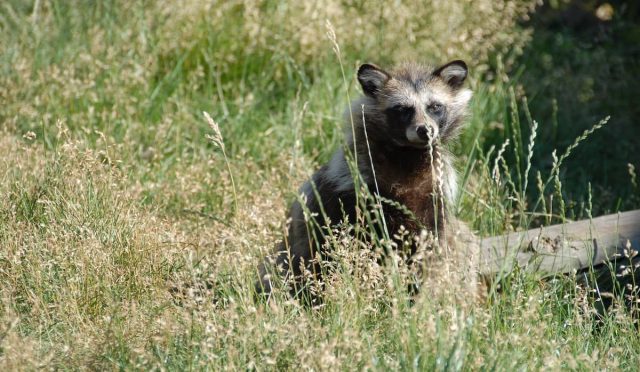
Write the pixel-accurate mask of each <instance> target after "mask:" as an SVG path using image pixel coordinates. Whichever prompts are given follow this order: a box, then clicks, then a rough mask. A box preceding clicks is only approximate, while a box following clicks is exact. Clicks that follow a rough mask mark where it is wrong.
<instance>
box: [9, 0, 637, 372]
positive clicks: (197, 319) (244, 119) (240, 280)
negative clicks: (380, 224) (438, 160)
mask: <svg viewBox="0 0 640 372" xmlns="http://www.w3.org/2000/svg"><path fill="white" fill-rule="evenodd" d="M595 3H596V2H592V1H584V2H578V4H579V5H580V9H582V12H583V13H584V14H586V15H587V16H585V17H586V18H584V17H583V18H584V19H586V21H585V20H584V19H583V18H579V19H580V22H582V23H580V22H577V21H576V22H573V21H572V20H574V18H571V17H574V16H572V15H571V14H573V13H570V12H569V11H568V10H567V9H570V7H571V6H574V5H575V4H573V5H571V4H568V3H567V2H563V1H552V2H551V4H546V5H544V6H542V5H541V4H538V1H532V0H508V1H504V2H502V1H493V0H476V1H470V0H456V1H435V0H434V1H426V2H420V1H406V2H405V1H389V2H383V1H361V0H342V1H340V0H326V1H318V2H315V1H308V2H307V1H301V2H294V1H291V2H285V1H282V2H280V1H259V0H231V1H213V0H212V1H207V0H165V1H151V0H140V1H124V0H102V1H90V0H3V1H2V2H0V51H1V53H0V131H1V135H0V370H4V371H7V370H36V369H42V368H44V369H56V370H77V369H81V370H84V369H88V370H105V369H106V370H138V369H143V370H147V369H151V370H227V369H229V370H240V369H244V370H297V369H300V368H302V369H312V370H356V369H357V370H361V369H370V370H388V369H393V370H509V371H510V370H547V369H549V370H559V369H568V370H637V368H638V366H639V365H640V334H639V332H638V328H637V325H636V324H635V323H634V320H633V319H632V317H631V316H630V315H629V312H628V309H627V308H625V307H624V306H618V305H617V304H618V303H619V302H620V299H619V298H617V297H615V296H614V298H613V303H614V305H613V306H612V307H610V308H607V309H604V310H603V309H602V307H601V306H599V299H598V298H597V296H596V295H595V293H594V291H595V290H594V289H593V288H588V287H584V286H580V285H578V284H577V283H576V278H575V277H574V276H572V275H568V276H562V277H557V278H550V279H546V280H541V279H540V278H539V277H536V276H535V275H533V274H531V273H527V272H525V271H524V270H516V272H513V273H511V274H510V275H508V276H507V277H505V278H503V279H502V280H501V281H500V282H499V283H495V285H494V286H493V287H492V288H491V289H490V290H489V293H488V294H487V298H486V301H483V302H482V303H472V304H469V303H468V302H466V301H464V299H461V298H460V297H461V294H460V293H459V292H457V291H456V290H455V285H451V284H452V283H449V282H448V281H447V278H446V277H443V278H442V279H441V280H434V281H433V282H431V283H429V286H430V287H431V288H432V290H431V292H429V293H428V294H426V293H421V294H420V295H417V297H415V298H409V294H408V293H407V291H406V283H404V282H403V280H402V278H401V277H400V278H399V277H397V275H396V274H390V271H389V270H385V267H384V264H380V263H378V262H377V261H375V260H371V259H370V258H369V257H368V255H367V253H366V250H358V249H353V247H354V246H356V247H357V245H354V244H351V242H349V239H348V238H345V239H343V240H344V241H343V242H342V243H341V242H337V243H336V244H337V247H336V251H337V252H338V255H337V257H336V259H335V261H334V266H335V270H333V272H332V275H331V277H330V280H329V281H328V283H327V288H326V292H325V294H324V302H323V304H322V306H319V307H316V308H310V307H306V306H303V305H301V304H300V303H298V301H296V300H293V299H291V298H289V297H288V296H287V295H285V294H283V293H281V292H277V293H276V294H275V298H274V300H273V301H271V302H269V303H265V302H264V301H257V300H256V298H255V292H254V281H255V280H256V278H257V271H256V266H257V265H258V263H259V262H260V261H261V259H262V257H264V255H266V254H267V253H269V252H270V251H271V250H272V249H273V247H274V245H275V243H276V242H277V241H278V240H279V239H281V238H282V234H283V230H284V228H285V222H286V221H285V214H286V210H287V207H288V205H289V204H290V203H291V201H292V200H294V198H295V197H296V193H297V190H298V187H299V185H301V184H302V182H303V181H304V180H305V179H307V178H308V177H309V176H310V175H311V174H312V173H313V171H314V170H315V169H317V167H318V166H319V165H321V164H323V163H324V162H326V161H327V160H328V159H329V157H330V155H331V153H332V152H333V151H334V150H335V149H336V148H338V147H339V146H341V145H342V143H343V142H342V141H343V134H342V133H343V132H342V126H343V114H344V110H345V108H346V107H347V104H348V102H349V101H351V100H353V99H355V97H357V96H358V95H359V94H361V93H360V88H359V86H358V84H357V81H356V79H355V73H356V70H357V66H358V65H359V64H361V63H364V62H373V63H376V64H379V65H381V66H391V65H393V64H394V63H397V62H401V61H407V60H409V61H424V62H430V63H434V64H439V63H444V62H446V61H448V60H452V59H464V60H465V61H467V63H468V64H469V66H470V75H469V78H468V83H467V84H468V85H469V87H470V88H471V89H472V90H473V91H474V98H473V100H472V103H471V110H470V111H471V115H470V118H469V120H468V123H467V125H466V128H465V129H464V131H463V133H462V135H461V137H460V139H459V141H457V143H456V144H455V145H453V146H452V148H451V151H452V152H453V153H454V154H455V155H456V158H457V159H458V160H457V163H456V167H457V169H458V170H459V172H460V176H461V177H460V179H461V189H462V190H463V192H462V193H461V196H460V199H459V201H458V203H457V205H455V206H453V212H454V213H455V214H456V215H457V216H458V217H459V218H460V219H461V220H463V221H465V222H467V223H468V224H469V226H471V227H472V228H473V229H474V230H475V231H476V232H477V234H478V235H480V236H493V235H498V234H502V233H505V232H509V231H514V230H521V229H527V228H532V227H537V226H541V225H545V224H552V223H561V222H568V221H573V220H580V219H587V218H590V217H595V216H599V215H602V214H607V213H616V212H619V211H625V210H631V209H638V208H640V186H639V183H640V180H639V179H638V177H637V174H638V172H640V156H638V145H639V142H640V140H639V138H640V127H639V126H638V125H637V121H638V119H637V118H638V117H639V115H640V106H639V105H638V97H640V81H639V78H638V77H639V76H640V62H639V61H640V48H639V47H638V45H640V16H639V15H638V14H639V13H638V5H636V4H635V2H633V1H612V2H611V4H609V3H607V4H608V5H609V6H610V7H611V8H602V6H600V7H596V5H599V4H600V3H601V2H599V3H598V4H595ZM594 4H595V5H594ZM579 14H582V13H579ZM589 16H590V17H591V18H589ZM567 17H568V18H567ZM575 17H577V16H575ZM585 22H586V23H585ZM204 113H208V114H209V115H210V116H211V118H212V120H213V121H214V122H215V125H214V127H212V126H211V125H210V122H209V121H208V120H207V118H206V117H205V115H204ZM216 128H217V131H216ZM398 275H399V274H398Z"/></svg>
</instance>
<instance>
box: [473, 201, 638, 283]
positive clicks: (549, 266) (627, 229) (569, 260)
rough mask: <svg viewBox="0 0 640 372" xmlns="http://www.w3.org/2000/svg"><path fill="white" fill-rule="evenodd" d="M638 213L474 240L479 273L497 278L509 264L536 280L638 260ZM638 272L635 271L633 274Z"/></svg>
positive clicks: (620, 214)
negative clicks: (533, 274)
mask: <svg viewBox="0 0 640 372" xmlns="http://www.w3.org/2000/svg"><path fill="white" fill-rule="evenodd" d="M639 251H640V210H635V211H629V212H622V213H617V214H611V215H607V216H602V217H597V218H593V219H591V220H583V221H578V222H570V223H566V224H561V225H553V226H548V227H541V228H537V229H532V230H528V231H522V232H514V233H511V234H507V235H503V236H497V237H491V238H481V239H480V272H481V273H482V274H483V275H485V276H493V277H495V276H498V277H500V276H501V275H502V274H507V273H509V272H511V271H512V270H513V268H514V266H515V265H518V266H520V267H521V268H523V269H525V270H529V271H532V272H536V273H540V274H541V275H542V276H550V275H554V274H562V273H569V272H572V271H574V270H575V271H580V270H584V269H588V268H593V267H596V266H598V265H605V264H607V263H611V262H615V263H616V264H617V265H622V269H625V265H624V262H625V260H626V261H627V262H628V263H629V264H631V269H632V274H633V275H635V271H636V270H635V269H637V268H635V267H633V266H634V265H633V263H635V262H638V261H640V260H639V259H640V255H639V254H638V253H639ZM638 271H639V272H640V270H638Z"/></svg>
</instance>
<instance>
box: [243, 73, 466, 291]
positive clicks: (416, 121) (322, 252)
mask: <svg viewBox="0 0 640 372" xmlns="http://www.w3.org/2000/svg"><path fill="white" fill-rule="evenodd" d="M466 77H467V66H466V64H465V63H464V62H463V61H453V62H450V63H447V64H445V65H443V66H441V67H438V68H434V67H431V66H424V65H418V64H406V65H403V66H400V67H399V68H397V69H394V70H392V71H390V72H387V71H384V70H382V69H380V68H379V67H377V66H375V65H371V64H365V65H362V66H361V67H360V68H359V70H358V81H359V82H360V85H361V86H362V89H363V91H364V96H363V97H362V98H361V99H359V100H358V101H356V102H354V104H353V105H352V108H351V110H350V113H351V114H350V115H351V117H350V118H349V117H348V119H347V120H346V121H347V125H346V131H345V133H346V136H347V146H345V149H348V150H346V151H352V150H354V149H355V154H353V157H352V158H357V162H358V170H359V172H360V174H361V175H362V180H363V181H364V183H366V185H367V187H368V189H369V190H370V191H371V192H373V193H374V194H375V193H379V195H380V196H381V197H382V198H383V199H386V200H391V201H393V202H396V203H399V204H401V205H404V206H405V207H406V208H408V209H409V210H410V211H411V214H413V216H411V215H410V214H408V213H406V211H402V210H401V209H400V208H397V207H394V206H392V205H391V204H389V203H387V204H386V205H383V211H384V213H383V214H384V217H385V218H384V220H385V224H386V227H387V229H388V231H389V234H390V236H394V234H395V233H396V232H397V231H398V229H400V226H404V227H405V228H406V229H407V230H408V231H409V232H412V233H418V232H419V231H420V229H421V228H425V229H427V230H429V231H432V232H434V233H436V235H438V236H439V237H442V236H445V235H446V233H447V231H445V230H446V229H447V227H446V226H447V224H448V222H452V219H451V218H449V217H448V216H447V211H446V206H447V205H449V204H450V203H451V202H452V201H453V200H454V198H455V197H456V188H457V186H456V177H455V171H454V169H453V167H452V165H451V159H450V156H449V154H448V153H447V152H446V150H445V149H444V148H443V144H446V143H447V142H448V141H450V140H451V139H452V138H454V137H455V135H456V134H457V132H458V130H459V129H460V127H461V125H462V122H463V120H464V118H465V115H466V109H467V105H468V102H469V100H470V98H471V95H472V94H471V91H470V90H468V89H466V88H464V87H463V83H464V81H465V79H466ZM352 123H353V126H352ZM354 133H355V138H354V135H353V134H354ZM301 194H302V195H303V197H302V200H303V201H302V202H303V203H305V205H304V206H303V205H301V204H300V202H298V201H296V202H294V203H293V205H292V207H291V209H290V211H289V226H288V234H287V236H286V237H285V240H284V241H283V242H282V243H281V244H280V245H279V246H278V247H277V250H276V254H275V255H274V256H272V257H270V258H269V259H268V260H267V262H266V263H265V264H263V265H262V266H261V268H260V276H261V278H260V280H259V282H258V284H257V288H256V289H257V291H258V292H259V293H270V292H271V277H272V275H273V274H274V273H278V274H285V275H288V276H289V277H290V276H291V275H293V278H294V283H298V284H300V285H296V286H295V287H298V289H299V288H300V287H304V285H301V284H304V283H303V281H302V277H303V276H304V275H303V272H304V271H308V272H310V273H312V275H313V276H315V277H316V278H317V277H318V275H319V266H318V264H317V260H315V259H316V258H317V256H318V254H319V256H320V257H324V258H326V257H327V254H328V253H329V252H328V251H327V250H329V249H330V247H327V246H326V245H325V244H324V242H325V236H326V235H325V234H327V231H328V230H327V229H328V228H331V227H332V226H334V225H336V224H338V223H340V222H344V221H343V220H344V217H345V216H346V217H347V219H348V221H347V222H350V223H353V222H354V221H355V218H356V204H357V200H356V190H355V186H354V179H353V176H352V172H351V171H350V169H349V166H348V164H347V160H346V156H345V150H343V149H340V150H338V151H336V153H335V154H334V155H333V157H332V159H331V160H330V162H329V163H328V164H326V165H324V166H323V167H322V168H320V169H319V170H318V171H317V172H316V173H315V174H314V175H313V176H312V178H311V180H309V181H307V182H306V183H305V184H304V185H303V186H302V188H301ZM434 198H437V200H436V199H434ZM438 206H441V207H438ZM325 216H326V217H327V218H328V221H327V220H326V219H325V218H324V217H325ZM314 218H315V219H316V220H315V222H310V219H314ZM456 225H457V224H456ZM440 239H442V238H440ZM293 291H294V292H295V289H294V290H293Z"/></svg>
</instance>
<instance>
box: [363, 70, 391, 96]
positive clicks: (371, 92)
mask: <svg viewBox="0 0 640 372" xmlns="http://www.w3.org/2000/svg"><path fill="white" fill-rule="evenodd" d="M390 78H391V75H389V74H388V73H387V72H386V71H384V70H383V69H381V68H380V67H378V66H376V65H373V64H369V63H365V64H364V65H362V66H360V68H359V69H358V81H359V82H360V85H362V90H363V91H364V93H365V94H366V95H368V96H369V97H375V96H376V94H377V93H378V92H379V91H380V90H382V87H384V84H385V83H386V82H387V81H388V80H389V79H390Z"/></svg>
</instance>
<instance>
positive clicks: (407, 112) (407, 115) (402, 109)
mask: <svg viewBox="0 0 640 372" xmlns="http://www.w3.org/2000/svg"><path fill="white" fill-rule="evenodd" d="M389 110H390V111H391V112H392V113H393V114H394V115H395V116H396V117H398V118H400V119H403V120H409V119H411V117H413V107H411V106H403V105H396V106H393V107H391V108H390V109H389Z"/></svg>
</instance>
